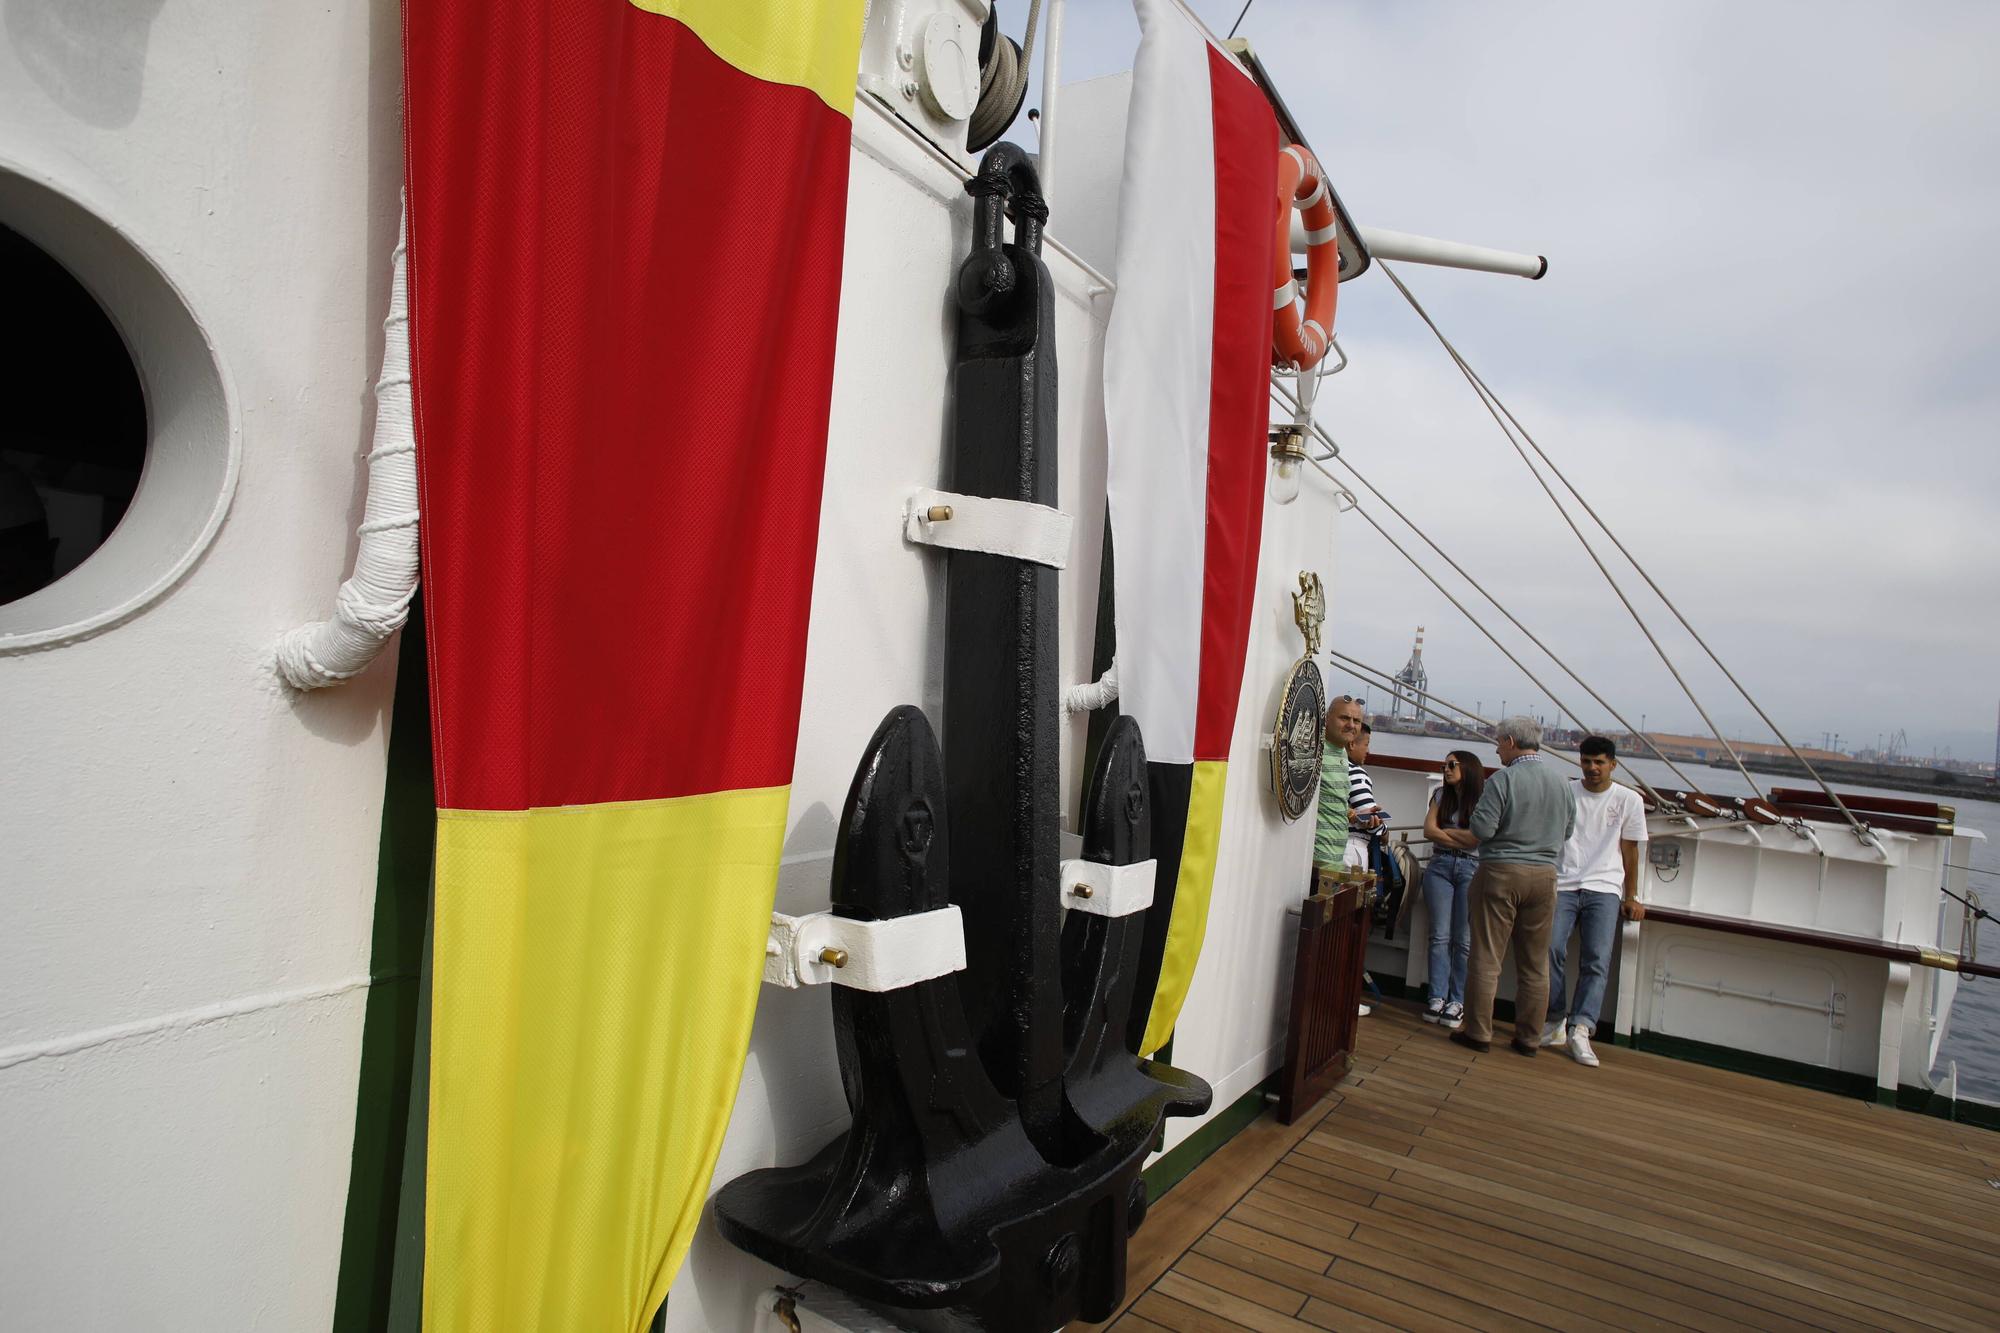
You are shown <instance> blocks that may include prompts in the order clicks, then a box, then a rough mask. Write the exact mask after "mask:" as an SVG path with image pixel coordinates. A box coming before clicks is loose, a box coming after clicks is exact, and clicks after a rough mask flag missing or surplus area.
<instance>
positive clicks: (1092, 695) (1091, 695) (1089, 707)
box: [1062, 657, 1118, 714]
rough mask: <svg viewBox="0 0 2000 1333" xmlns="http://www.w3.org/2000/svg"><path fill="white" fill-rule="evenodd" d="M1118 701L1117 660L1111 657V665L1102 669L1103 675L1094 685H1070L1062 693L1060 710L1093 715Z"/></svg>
mask: <svg viewBox="0 0 2000 1333" xmlns="http://www.w3.org/2000/svg"><path fill="white" fill-rule="evenodd" d="M1117 699H1118V659H1117V658H1116V657H1113V658H1112V659H1111V665H1110V666H1108V667H1106V668H1104V674H1103V675H1101V676H1099V677H1098V678H1097V681H1096V683H1095V684H1091V685H1072V686H1070V687H1069V688H1068V689H1066V690H1064V691H1063V697H1062V710H1063V712H1064V713H1065V714H1068V713H1094V712H1096V711H1097V710H1098V709H1100V708H1102V707H1104V706H1105V705H1106V704H1110V703H1115V702H1117Z"/></svg>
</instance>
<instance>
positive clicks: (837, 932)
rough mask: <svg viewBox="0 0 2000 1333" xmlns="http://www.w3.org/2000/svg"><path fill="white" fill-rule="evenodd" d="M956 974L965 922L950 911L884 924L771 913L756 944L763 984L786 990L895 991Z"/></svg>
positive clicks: (960, 962)
mask: <svg viewBox="0 0 2000 1333" xmlns="http://www.w3.org/2000/svg"><path fill="white" fill-rule="evenodd" d="M964 967H965V922H964V918H963V917H961V916H960V915H959V911H958V908H957V907H956V906H948V907H940V908H937V909H936V910H935V911H930V912H914V913H912V914H910V915H909V916H895V917H890V918H888V919H887V920H884V921H859V920H856V919H854V918H853V917H845V916H835V915H834V914H833V913H832V912H812V913H809V914H807V915H805V916H786V915H785V914H784V913H783V912H773V913H771V933H770V935H769V936H768V937H767V938H766V939H765V941H764V981H765V983H766V984H767V985H772V986H782V987H784V988H785V989H786V990H796V989H797V988H799V987H800V986H823V985H825V984H826V983H827V982H830V981H833V982H839V983H840V984H841V985H843V986H851V987H853V988H854V989H855V990H865V991H891V990H900V989H902V988H903V987H904V986H910V985H914V984H916V983H917V982H919V981H929V980H930V979H931V978H933V977H941V976H944V975H945V974H946V973H949V972H958V971H962V970H963V969H964Z"/></svg>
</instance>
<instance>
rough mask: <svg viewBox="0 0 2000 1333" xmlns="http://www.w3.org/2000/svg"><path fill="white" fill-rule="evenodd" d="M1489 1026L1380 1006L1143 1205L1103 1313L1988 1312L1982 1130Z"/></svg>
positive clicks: (1432, 1324)
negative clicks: (1595, 1061) (1339, 1066)
mask: <svg viewBox="0 0 2000 1333" xmlns="http://www.w3.org/2000/svg"><path fill="white" fill-rule="evenodd" d="M1499 1035H1500V1036H1501V1038H1502V1041H1501V1043H1500V1044H1497V1045H1496V1046H1495V1047H1494V1049H1493V1051H1492V1053H1491V1054H1487V1055H1474V1054H1473V1053H1472V1052H1470V1051H1467V1050H1464V1049H1463V1048H1461V1047H1458V1046H1454V1045H1452V1044H1451V1043H1449V1042H1448V1041H1446V1040H1445V1033H1444V1031H1443V1029H1440V1028H1437V1027H1433V1026H1430V1025H1427V1024H1425V1023H1423V1022H1421V1021H1420V1020H1419V1019H1418V1018H1417V1016H1416V1014H1415V1012H1414V1010H1411V1009H1408V1008H1405V1007H1402V1006H1400V1005H1396V1004H1378V1005H1377V1006H1376V1008H1375V1013H1374V1015H1373V1016H1371V1017H1370V1018H1368V1019H1365V1020H1363V1022H1362V1024H1361V1032H1360V1036H1359V1039H1358V1049H1357V1051H1356V1056H1355V1064H1354V1070H1353V1073H1352V1074H1351V1075H1350V1076H1349V1077H1348V1079H1347V1081H1346V1082H1344V1083H1342V1084H1341V1085H1340V1086H1339V1087H1338V1088H1337V1089H1335V1090H1334V1092H1333V1093H1332V1094H1331V1095H1329V1096H1328V1097H1327V1099H1326V1100H1325V1101H1324V1102H1322V1103H1321V1104H1320V1106H1319V1107H1318V1108H1317V1109H1315V1110H1314V1111H1312V1112H1311V1113H1309V1114H1308V1115H1307V1116H1305V1117H1304V1118H1303V1119H1301V1120H1300V1121H1299V1123H1297V1124H1295V1125H1292V1126H1289V1127H1286V1126H1283V1125H1280V1124H1278V1123H1277V1120H1276V1118H1275V1117H1274V1116H1270V1115H1266V1116H1265V1117H1264V1118H1263V1119H1261V1120H1259V1121H1258V1122H1256V1123H1255V1124H1254V1125H1252V1126H1251V1127H1250V1128H1249V1129H1247V1130H1245V1131H1244V1132H1243V1133H1241V1134H1239V1135H1238V1136H1237V1137H1236V1138H1235V1139H1234V1140H1232V1141H1231V1142H1230V1143H1229V1144H1228V1145H1226V1146H1225V1147H1224V1148H1223V1149H1222V1150H1221V1151H1220V1152H1218V1153H1216V1154H1215V1155H1214V1156H1213V1157H1211V1158H1210V1159H1209V1160H1208V1161H1206V1162H1204V1163H1203V1164H1202V1165H1201V1167H1200V1168H1199V1169H1197V1170H1196V1171H1195V1172H1194V1173H1193V1174H1191V1175H1190V1176H1188V1178H1187V1179H1186V1180H1184V1181H1182V1182H1181V1183H1180V1185H1178V1186H1177V1187H1175V1188H1174V1189H1173V1190H1172V1191H1170V1192H1169V1193H1168V1194H1167V1195H1166V1197H1165V1198H1163V1199H1161V1200H1160V1201H1159V1203H1158V1204H1156V1205H1155V1206H1154V1208H1153V1211H1152V1215H1151V1216H1150V1217H1149V1218H1148V1219H1147V1221H1146V1224H1145V1226H1144V1227H1143V1228H1142V1229H1141V1230H1140V1232H1139V1234H1138V1235H1137V1236H1136V1237H1134V1239H1133V1243H1132V1250H1131V1253H1130V1280H1129V1282H1128V1286H1127V1290H1128V1296H1127V1303H1126V1306H1125V1307H1124V1308H1123V1309H1122V1310H1121V1311H1120V1312H1119V1314H1118V1316H1117V1317H1116V1318H1115V1319H1114V1321H1113V1323H1112V1327H1113V1328H1115V1329H1116V1330H1119V1333H1151V1331H1152V1330H1156V1329H1177V1330H1210V1329H1241V1328H1249V1329H1299V1330H1316V1329H1350V1328H1352V1329H1382V1328H1403V1329H1431V1328H1461V1327H1463V1328H1476V1329H1531V1328H1552V1329H1598V1328H1619V1329H1626V1328H1646V1329H1668V1328H1693V1329H1731V1330H1733V1329H1740V1328H1754V1329H1789V1328H1822V1329H1859V1328H1890V1327H1896V1328H1908V1327H1912V1326H1918V1327H1927V1328H1941V1329H1961V1330H1968V1331H1973V1330H1977V1331H1979V1333H1986V1331H1987V1330H1993V1329H1996V1328H2000V1187H1996V1185H1995V1184H1993V1183H1992V1182H1993V1181H1994V1180H2000V1134H1996V1133H1994V1132H1993V1131H1991V1130H1986V1129H1978V1128H1973V1127H1968V1126H1960V1125H1954V1124H1950V1123H1947V1122H1945V1121H1942V1120H1936V1119H1931V1118H1928V1117H1925V1116H1920V1115H1916V1114H1914V1113H1911V1112H1908V1111H1896V1110H1891V1109H1888V1108H1884V1107H1878V1106H1876V1105H1874V1104H1872V1103H1868V1102H1863V1101H1859V1100H1856V1099H1852V1098H1842V1097H1838V1096H1835V1095H1833V1094H1830V1093H1824V1092H1814V1091H1810V1090H1807V1089H1803V1088H1795V1087H1791V1086H1788V1085H1785V1084H1780V1083H1772V1082H1767V1081H1764V1080H1761V1079H1757V1078H1752V1077H1750V1076H1748V1075H1743V1074H1734V1073H1727V1072H1723V1071H1721V1070H1715V1069H1709V1068H1705V1067H1703V1066H1700V1065H1694V1064H1689V1063H1686V1062H1683V1061H1679V1060H1673V1059H1669V1058H1666V1057H1663V1056H1657V1055H1648V1054H1643V1053H1640V1052H1635V1051H1631V1050H1626V1049H1623V1048H1618V1047H1610V1046H1605V1047H1602V1048H1600V1050H1599V1052H1598V1053H1599V1055H1600V1057H1601V1058H1602V1059H1603V1062H1604V1063H1603V1065H1602V1067H1600V1068H1598V1069H1585V1068H1582V1067H1581V1066H1579V1065H1577V1064H1575V1063H1573V1062H1572V1061H1571V1060H1570V1059H1569V1057H1568V1055H1567V1054H1565V1053H1563V1052H1561V1051H1558V1050H1545V1051H1543V1052H1542V1053H1541V1055H1540V1056H1538V1057H1537V1058H1535V1059H1532V1060H1529V1059H1524V1058H1523V1057H1521V1056H1519V1055H1517V1054H1515V1053H1514V1052H1513V1051H1511V1050H1509V1049H1508V1047H1507V1046H1506V1045H1505V1044H1504V1043H1505V1037H1506V1035H1507V1034H1506V1032H1505V1031H1502V1032H1501V1033H1500V1034H1499Z"/></svg>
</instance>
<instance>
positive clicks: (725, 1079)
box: [405, 0, 863, 1330]
mask: <svg viewBox="0 0 2000 1333" xmlns="http://www.w3.org/2000/svg"><path fill="white" fill-rule="evenodd" d="M862 11H863V0H761V2H760V0H564V2H562V3H557V2H556V0H479V2H478V3H473V2H472V0H409V2H408V4H407V5H406V9H405V62H406V71H405V78H406V91H405V113H406V118H407V136H408V190H409V210H410V211H409V219H410V279H411V297H412V339H413V342H412V349H413V350H412V361H413V372H414V376H415V386H414V388H415V407H416V415H417V441H418V455H417V457H418V466H419V471H420V476H421V480H422V486H423V516H424V526H423V577H424V585H425V592H424V603H425V608H426V612H427V616H428V627H429V632H430V645H431V677H432V681H431V683H432V700H433V728H434V732H435V736H434V739H435V744H436V754H437V797H438V807H439V809H438V829H437V887H436V923H435V935H434V947H433V972H432V977H433V1017H432V1028H431V1068H430V1125H429V1144H428V1163H427V1168H426V1181H425V1188H426V1206H425V1218H424V1245H425V1269H424V1294H423V1308H424V1324H425V1327H426V1328H428V1329H437V1330H447V1329H449V1330H457V1329H480V1330H499V1329H516V1328H522V1329H525V1328H537V1329H561V1328H573V1329H590V1330H602V1329H633V1330H636V1329H639V1328H641V1327H643V1326H644V1324H645V1322H646V1321H647V1320H648V1319H649V1318H650V1317H651V1316H652V1314H653V1312H654V1311H655V1310H656V1309H657V1308H658V1306H659V1304H660V1302H661V1300H662V1299H664V1297H665V1295H666V1292H667V1288H668V1286H669V1284H670V1283H671V1281H672V1277H673V1274H674V1272H675V1270H676V1268H677V1267H678V1266H679V1264H680V1261H681V1257H682V1256H683V1254H684V1253H685V1252H686V1250H687V1246H688V1242H689V1240H690V1238H691V1237H692V1234H693V1232H694V1228H695V1224H696V1221H697V1218H698V1216H699V1214H700V1210H701V1207H702V1202H703V1199H704V1197H705V1195H706V1193H707V1185H708V1179H709V1174H710V1172H711V1170H712V1169H713V1166H714V1163H715V1158H716V1153H717V1151H718V1149H719V1147H720V1145H721V1141H722V1134H723V1129H724V1126H725V1125H726V1123H727V1121H728V1116H729V1109H730V1105H731V1102H732V1099H733V1097H734V1094H735V1088H736V1081H737V1078H738V1075H739V1074H740V1072H741V1068H742V1064H743V1058H744V1053H745V1050H746V1048H747V1045H748V1041H749V1033H750V1023H751V1016H752V1013H753V1010H754V1008H755V1003H756V994H757V987H758V978H759V975H760V971H761V966H762V959H763V941H764V936H765V932H766V930H767V927H768V924H769V918H770V910H771V901H772V894H773V890H774V886H775V883H776V875H777V866H778V857H779V851H780V847H781V844H782V841H783V836H784V830H785V818H786V796H787V789H788V788H787V784H788V783H789V781H790V778H791V771H792V757H793V748H794V744H795V740H796V733H797V723H798V701H799V688H800V681H801V678H802V674H803V670H804V662H805V645H806V618H807V609H808V606H809V604H810V600H811V584H812V571H813V555H814V549H815V544H816V535H817V529H818V518H819V500H820V480H821V473H822V469H823V466H824V459H825V445H826V419H827V403H828V397H829V393H830V390H831V382H832V373H833V347H834V324H835V308H836V303H837V298H838V294H839V285H840V264H841V253H842V248H841V231H842V225H843V220H844V217H845V213H846V189H847V163H848V148H849V141H850V129H851V122H850V119H849V117H850V114H851V107H852V102H853V88H854V73H855V65H856V61H857V57H858V52H859V46H860V38H861V21H862Z"/></svg>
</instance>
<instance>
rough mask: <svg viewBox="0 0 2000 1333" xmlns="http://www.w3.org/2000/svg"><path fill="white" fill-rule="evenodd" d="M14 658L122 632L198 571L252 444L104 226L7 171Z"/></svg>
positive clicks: (152, 270) (3, 605) (5, 570)
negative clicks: (241, 445) (241, 453)
mask: <svg viewBox="0 0 2000 1333" xmlns="http://www.w3.org/2000/svg"><path fill="white" fill-rule="evenodd" d="M0 290H4V291H6V292H8V293H9V295H10V297H11V298H12V299H11V300H10V301H9V305H10V307H11V308H12V311H13V312H14V316H15V317H14V319H13V320H11V321H10V324H11V327H10V328H9V330H8V335H7V340H8V343H9V344H10V345H9V346H8V347H7V349H6V352H5V354H4V355H0V402H4V403H6V404H7V408H6V416H5V418H4V420H0V653H5V652H10V651H20V650H22V649H28V648H42V647H48V646H51V645H54V644H58V643H63V642H67V641H69V640H72V639H77V638H82V637H85V636H87V635H89V634H92V633H95V632H97V631H100V630H103V629H105V628H108V627H109V626H111V625H114V624H117V623H118V622H119V621H121V620H124V619H126V618H127V617H129V616H131V615H133V614H135V613H137V612H138V611H140V610H142V609H143V608H145V607H146V606H147V605H148V604H150V603H151V602H153V601H155V600H156V599H158V598H159V597H160V596H161V595H162V594H163V593H165V592H166V591H167V590H168V589H170V588H171V587H173V585H174V584H175V583H176V582H178V581H179V579H180V578H181V577H182V576H183V575H184V574H186V573H187V571H188V570H189V569H190V568H191V567H192V566H193V565H194V562H195V561H196V560H197V559H198V558H199V557H200V555H201V553H202V551H203V550H204V549H206V547H207V546H208V543H209V542H210V541H211V540H212V539H213V538H214V535H215V532H216V530H217V529H218V528H219V527H220V526H221V523H222V518H223V515H224V514H225V513H226V512H227V511H228V507H229V499H230V495H231V492H232V491H233V490H234V489H235V484H236V467H237V452H238V442H237V437H236V430H235V423H234V421H233V417H232V413H231V411H230V405H229V399H228V393H227V390H226V387H225V384H224V381H223V377H222V374H221V371H220V369H219V368H218V367H217V365H216V361H215V357H214V355H213V351H212V348H211V346H210V343H209V340H208V338H207V336H206V334H205V333H204V331H203V330H202V328H201V326H200V325H199V324H198V323H197V322H196V320H195V318H194V315H193V313H192V312H191V311H190V310H189V309H188V306H187V303H186V302H185V301H184V300H183V299H182V298H181V296H180V294H179V292H177V291H176V290H175V288H174V286H173V284H172V283H171V282H170V281H169V280H168V279H167V277H166V276H165V275H164V274H163V273H161V272H160V270H159V268H158V267H157V266H155V265H154V264H153V263H152V262H151V261H150V260H149V259H148V258H147V257H146V256H145V255H144V254H143V253H142V252H141V251H140V250H139V248H138V247H137V246H136V245H134V244H133V243H132V241H131V240H130V239H129V238H128V237H127V236H126V235H124V234H123V233H122V232H120V231H119V230H118V229H117V228H116V227H114V226H112V225H111V224H110V223H108V222H107V221H105V220H104V218H103V217H101V216H100V215H99V214H98V213H97V212H94V211H93V210H91V209H89V208H87V207H85V206H84V205H82V204H80V203H78V202H77V201H76V200H74V199H72V198H71V197H69V196H68V195H66V194H64V193H62V192H61V191H59V190H57V189H55V188H53V187H52V186H51V185H50V184H49V183H46V182H45V181H42V180H39V179H36V178H33V177H32V176H30V175H29V174H27V173H25V172H23V171H20V170H16V169H10V168H9V167H8V166H7V165H5V164H0Z"/></svg>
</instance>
